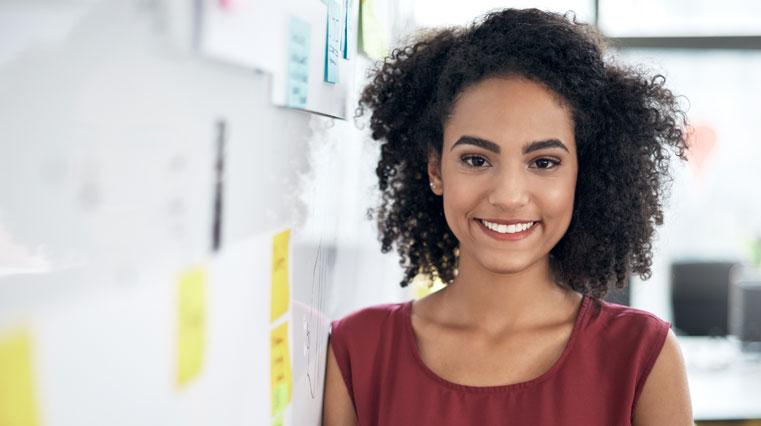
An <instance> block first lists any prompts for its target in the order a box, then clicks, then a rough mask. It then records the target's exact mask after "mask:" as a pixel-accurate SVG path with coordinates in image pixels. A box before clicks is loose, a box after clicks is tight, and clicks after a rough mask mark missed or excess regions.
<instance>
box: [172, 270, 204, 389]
mask: <svg viewBox="0 0 761 426" xmlns="http://www.w3.org/2000/svg"><path fill="white" fill-rule="evenodd" d="M205 286H206V270H205V268H203V267H197V268H193V269H190V270H187V271H185V272H184V273H183V274H182V275H181V276H180V283H179V293H178V305H179V309H178V311H179V318H178V329H177V332H178V334H177V387H180V388H181V387H183V386H185V385H186V384H187V383H188V382H190V381H191V380H192V379H193V378H194V377H195V376H197V375H198V373H199V372H200V371H201V366H202V364H203V353H204V339H205V319H206V318H205V317H206V307H205V296H206V294H205Z"/></svg>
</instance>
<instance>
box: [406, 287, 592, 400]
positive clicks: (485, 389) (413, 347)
mask: <svg viewBox="0 0 761 426" xmlns="http://www.w3.org/2000/svg"><path fill="white" fill-rule="evenodd" d="M413 302H414V300H410V301H408V302H407V303H405V304H404V305H402V309H401V313H402V319H403V322H404V328H405V329H406V334H407V342H408V344H409V349H410V351H411V352H412V356H413V358H415V361H416V363H417V364H418V366H419V367H420V368H421V369H422V370H423V372H424V373H425V374H427V375H428V376H429V377H431V378H432V379H433V380H434V381H436V382H438V383H440V384H442V385H443V386H445V387H448V388H451V389H455V390H459V391H465V392H471V393H490V392H505V391H512V390H519V389H525V388H528V387H531V386H534V385H536V384H538V383H541V382H543V381H545V380H547V379H549V378H551V377H552V376H553V375H554V374H555V373H556V372H557V371H558V370H559V369H560V368H561V367H562V365H563V363H564V361H565V360H566V358H568V355H569V354H570V353H571V351H572V350H573V346H574V343H575V342H576V340H577V336H578V334H579V329H580V328H581V324H582V322H583V320H584V318H585V317H586V313H587V311H588V307H589V298H588V297H587V296H583V298H582V300H581V307H580V308H579V312H578V314H577V315H576V321H575V323H574V325H573V330H572V331H571V337H570V338H569V339H568V343H566V346H565V349H563V353H562V354H561V355H560V358H558V359H557V361H555V363H554V364H553V365H552V367H550V368H549V370H547V371H545V372H544V373H542V374H541V375H539V376H538V377H536V378H534V379H531V380H529V381H526V382H519V383H511V384H508V385H498V386H469V385H461V384H458V383H453V382H450V381H448V380H446V379H444V378H442V377H440V376H439V375H438V374H436V373H434V372H433V370H431V369H430V368H428V366H427V365H425V363H424V362H423V359H422V358H420V353H419V352H418V348H417V343H416V342H415V332H414V331H413V329H412V303H413Z"/></svg>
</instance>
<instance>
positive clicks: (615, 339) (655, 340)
mask: <svg viewBox="0 0 761 426" xmlns="http://www.w3.org/2000/svg"><path fill="white" fill-rule="evenodd" d="M591 305H592V306H591V308H590V314H589V317H588V319H587V321H586V324H585V327H584V328H585V333H582V339H586V340H587V341H586V342H585V343H586V345H588V347H590V349H591V347H596V348H598V351H599V352H600V353H601V354H604V356H605V357H610V356H613V354H619V356H621V357H623V358H626V359H631V358H632V357H634V358H639V359H640V360H641V362H643V363H644V364H645V365H646V366H647V365H651V363H652V362H653V361H654V359H655V358H654V357H655V356H656V355H657V354H658V352H659V351H660V349H661V347H662V346H663V344H664V342H665V340H666V336H667V335H668V331H669V328H670V327H671V323H669V322H667V321H664V320H663V319H661V318H659V317H658V316H657V315H655V314H652V313H650V312H647V311H644V310H641V309H636V308H632V307H629V306H623V305H618V304H615V303H608V302H605V301H600V300H594V301H592V304H591Z"/></svg>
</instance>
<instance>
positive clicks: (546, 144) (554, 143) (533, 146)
mask: <svg viewBox="0 0 761 426" xmlns="http://www.w3.org/2000/svg"><path fill="white" fill-rule="evenodd" d="M547 148H560V149H562V150H563V151H565V152H570V151H568V147H566V146H565V145H563V142H560V140H558V139H547V140H544V141H535V142H531V143H527V144H526V145H524V146H523V153H524V154H528V153H529V152H534V151H539V150H540V149H547Z"/></svg>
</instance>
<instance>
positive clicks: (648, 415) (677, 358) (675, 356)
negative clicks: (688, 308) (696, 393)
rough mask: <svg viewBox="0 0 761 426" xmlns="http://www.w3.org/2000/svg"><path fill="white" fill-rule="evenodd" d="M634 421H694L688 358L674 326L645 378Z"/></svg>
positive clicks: (676, 425) (686, 425)
mask: <svg viewBox="0 0 761 426" xmlns="http://www.w3.org/2000/svg"><path fill="white" fill-rule="evenodd" d="M632 425H633V426H656V425H657V426H660V425H673V426H692V425H693V420H692V404H691V402H690V391H689V387H688V386H687V373H686V371H685V368H684V360H683V358H682V352H681V350H680V349H679V342H678V341H677V338H676V336H675V335H674V333H673V332H672V331H671V330H669V334H668V337H667V338H666V343H665V344H664V345H663V349H661V353H660V355H658V358H657V359H656V360H655V365H653V369H652V371H650V375H649V376H648V377H647V380H646V381H645V386H644V387H643V389H642V393H641V394H640V396H639V401H638V402H637V406H636V407H635V408H634V416H633V418H632Z"/></svg>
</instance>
